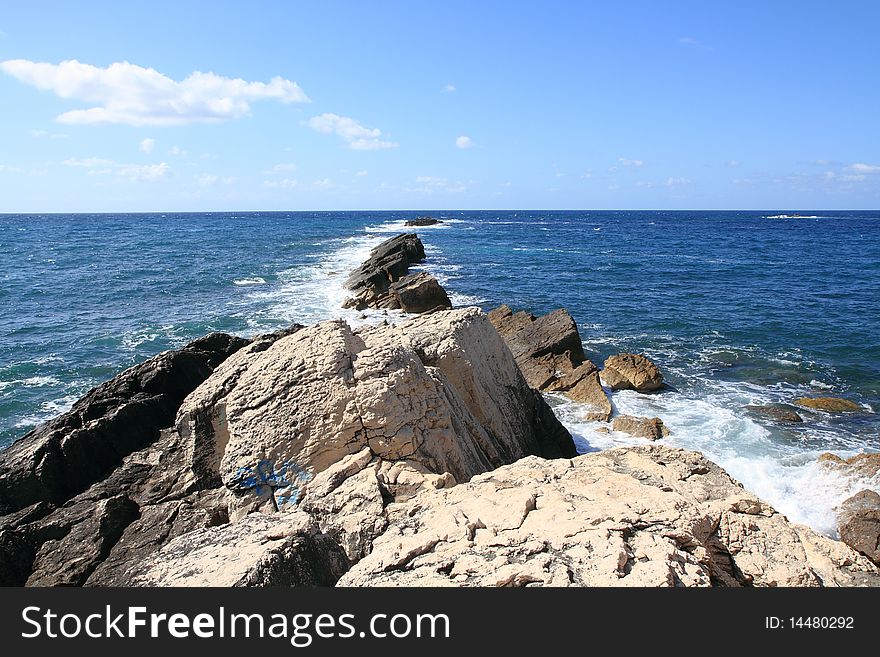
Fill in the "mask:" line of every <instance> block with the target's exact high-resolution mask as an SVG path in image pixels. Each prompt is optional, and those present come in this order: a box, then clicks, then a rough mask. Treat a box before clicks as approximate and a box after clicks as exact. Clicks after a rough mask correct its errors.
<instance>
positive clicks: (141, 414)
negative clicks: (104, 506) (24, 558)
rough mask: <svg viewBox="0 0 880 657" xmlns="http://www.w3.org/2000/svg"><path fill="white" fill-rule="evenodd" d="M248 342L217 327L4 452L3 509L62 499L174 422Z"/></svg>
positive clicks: (0, 462)
mask: <svg viewBox="0 0 880 657" xmlns="http://www.w3.org/2000/svg"><path fill="white" fill-rule="evenodd" d="M246 344H247V341H246V340H243V339H241V338H235V337H232V336H229V335H225V334H222V333H214V334H211V335H208V336H206V337H204V338H201V339H199V340H196V341H195V342H192V343H190V344H188V345H187V346H186V347H184V348H182V349H179V350H176V351H168V352H165V353H162V354H159V355H158V356H155V357H153V358H151V359H149V360H148V361H146V362H144V363H141V364H140V365H137V366H135V367H132V368H130V369H127V370H125V371H124V372H122V373H121V374H119V375H118V376H116V377H114V378H113V379H111V380H110V381H107V382H106V383H102V384H101V385H99V386H98V387H96V388H95V389H93V390H92V391H91V392H89V393H88V394H87V395H86V396H85V397H83V398H82V399H80V400H79V401H78V402H77V403H76V404H74V406H73V408H72V409H71V410H70V411H69V412H67V413H64V414H63V415H60V416H59V417H57V418H55V419H54V420H50V421H49V422H47V423H45V424H43V425H41V426H40V427H38V428H37V429H34V430H33V431H31V432H30V433H29V434H27V435H26V436H24V437H23V438H21V439H20V440H18V441H17V442H16V443H14V444H13V445H12V446H10V447H9V448H8V449H5V450H3V451H2V452H0V515H4V514H9V513H12V512H14V511H18V510H20V509H24V508H25V507H28V506H30V505H33V504H36V503H39V502H47V503H50V504H52V505H58V504H61V503H63V502H65V501H66V500H68V499H70V498H71V497H72V496H73V495H76V494H77V493H79V492H81V491H83V490H85V489H86V488H88V487H89V486H90V485H91V484H93V483H95V482H96V481H98V480H100V479H102V478H103V477H105V476H107V474H108V473H109V472H110V471H111V470H113V468H115V467H117V466H118V465H119V464H120V463H121V461H122V459H123V458H124V457H125V456H126V455H128V454H131V453H132V452H134V451H136V450H139V449H143V448H144V447H146V446H147V445H149V444H150V443H152V442H154V441H155V440H156V439H157V438H158V437H159V431H160V429H162V428H164V427H168V426H170V425H171V424H172V423H173V422H174V416H175V413H176V412H177V409H178V407H179V406H180V404H181V402H182V401H183V399H184V397H186V396H187V395H188V394H189V393H191V392H192V391H193V390H195V388H196V387H197V386H198V385H199V384H201V383H202V382H203V381H204V380H205V379H207V378H208V376H209V375H210V374H211V372H212V371H213V370H214V368H216V367H217V366H218V365H219V364H220V363H222V362H223V361H224V360H225V359H226V358H227V357H228V356H229V355H230V354H233V353H235V352H236V351H237V350H238V349H240V348H241V347H243V346H244V345H246Z"/></svg>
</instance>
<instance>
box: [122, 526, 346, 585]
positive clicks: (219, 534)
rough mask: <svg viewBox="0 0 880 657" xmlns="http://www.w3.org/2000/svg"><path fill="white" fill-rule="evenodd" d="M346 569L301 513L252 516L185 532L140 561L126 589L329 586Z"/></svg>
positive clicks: (127, 574)
mask: <svg viewBox="0 0 880 657" xmlns="http://www.w3.org/2000/svg"><path fill="white" fill-rule="evenodd" d="M347 569H348V559H347V558H346V556H345V553H344V552H343V551H342V548H340V546H339V545H338V544H337V543H336V542H335V541H333V540H331V539H329V538H328V537H326V536H324V535H323V534H321V532H320V531H319V530H318V526H317V524H316V523H315V521H314V520H313V519H312V518H311V516H309V515H308V514H306V513H302V512H290V513H282V514H275V515H273V516H271V517H270V516H265V515H262V514H254V515H251V516H248V517H247V518H244V519H243V520H241V521H240V522H238V523H235V524H229V525H223V526H221V527H211V528H206V529H199V530H196V531H192V532H189V533H188V534H185V535H183V536H180V537H179V538H176V539H174V540H173V541H170V542H169V543H168V544H167V545H164V546H163V547H162V548H161V549H159V550H158V551H156V552H155V553H154V554H152V555H150V556H149V557H148V558H146V559H144V560H140V561H135V562H131V563H130V564H129V568H128V569H127V570H126V571H125V572H124V574H123V575H122V577H121V580H122V581H124V582H126V585H127V586H332V585H333V584H335V583H336V581H337V580H338V579H339V577H340V575H342V574H343V573H344V572H345V571H346V570H347Z"/></svg>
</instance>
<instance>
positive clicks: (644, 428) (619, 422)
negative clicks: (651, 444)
mask: <svg viewBox="0 0 880 657" xmlns="http://www.w3.org/2000/svg"><path fill="white" fill-rule="evenodd" d="M611 428H612V429H613V430H614V431H621V432H623V433H628V434H629V435H631V436H635V437H637V438H647V439H648V440H660V439H661V438H665V437H666V436H668V435H669V429H668V428H666V426H665V425H664V424H663V420H661V419H660V418H659V417H650V418H648V417H635V416H633V415H618V416H617V417H616V418H614V421H613V422H612V423H611Z"/></svg>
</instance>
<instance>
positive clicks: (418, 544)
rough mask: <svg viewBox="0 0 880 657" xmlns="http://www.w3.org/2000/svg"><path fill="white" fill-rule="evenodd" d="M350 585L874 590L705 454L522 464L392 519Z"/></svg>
mask: <svg viewBox="0 0 880 657" xmlns="http://www.w3.org/2000/svg"><path fill="white" fill-rule="evenodd" d="M386 513H387V520H388V526H387V528H386V529H385V530H384V531H383V532H382V533H381V535H380V536H378V538H376V539H375V540H374V542H373V549H372V552H371V553H370V554H369V555H368V556H366V557H365V558H364V559H362V560H361V561H360V562H359V563H357V564H356V565H354V566H353V567H352V569H351V570H349V571H348V573H346V575H344V576H343V577H342V578H341V579H340V581H339V585H341V586H528V585H533V586H710V585H717V586H823V585H824V586H836V585H876V584H878V583H880V574H878V571H877V568H876V567H875V566H874V565H873V564H871V563H870V562H869V561H868V560H867V559H865V558H864V557H863V556H861V555H859V554H857V553H856V552H855V551H853V550H852V549H850V548H849V547H847V546H846V545H844V544H842V543H840V542H838V541H832V540H831V539H827V538H824V537H822V536H819V535H817V534H815V533H814V532H812V531H811V530H809V529H807V528H806V527H801V526H798V525H793V524H791V523H789V522H788V521H787V520H786V519H785V517H784V516H782V515H780V514H779V513H777V512H776V511H774V510H773V509H772V508H771V507H770V506H769V505H767V504H766V503H764V502H762V501H761V500H759V499H758V498H756V497H754V496H753V495H751V494H750V493H747V492H746V491H744V490H743V489H742V487H741V486H739V485H738V484H737V483H736V482H735V481H733V480H732V479H731V478H730V477H729V476H728V475H727V474H726V473H725V472H724V471H723V470H722V469H721V468H720V467H718V466H717V465H715V464H713V463H711V462H710V461H708V460H706V459H705V458H704V457H703V456H702V455H700V454H698V453H696V452H688V451H684V450H678V449H672V448H667V447H663V446H659V445H651V446H646V447H636V448H626V449H613V450H608V451H604V452H598V453H594V454H588V455H585V456H580V457H577V458H575V459H572V460H563V459H558V460H555V461H545V460H542V459H539V458H536V457H528V458H525V459H523V460H521V461H519V462H517V463H515V464H513V465H510V466H505V467H502V468H498V469H497V470H495V471H493V472H488V473H485V474H482V475H478V476H476V477H474V478H473V479H472V480H471V481H470V482H468V483H463V484H459V485H458V486H455V487H453V488H449V489H446V488H444V489H440V490H434V491H425V492H422V493H419V494H418V495H416V497H414V498H413V499H411V500H410V501H408V502H405V503H402V504H396V505H391V506H389V507H388V508H387V509H386Z"/></svg>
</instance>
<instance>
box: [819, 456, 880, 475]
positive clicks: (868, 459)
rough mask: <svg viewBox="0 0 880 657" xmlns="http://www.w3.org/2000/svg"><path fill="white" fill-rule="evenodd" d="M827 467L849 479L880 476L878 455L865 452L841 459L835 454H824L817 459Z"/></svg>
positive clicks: (879, 457)
mask: <svg viewBox="0 0 880 657" xmlns="http://www.w3.org/2000/svg"><path fill="white" fill-rule="evenodd" d="M817 461H819V462H820V463H822V464H823V465H825V466H827V467H831V468H837V469H839V470H841V471H842V472H843V473H844V474H846V475H848V476H850V477H866V478H867V477H876V476H877V475H878V474H880V453H877V452H866V453H864V454H856V455H855V456H851V457H849V458H848V459H843V458H841V457H839V456H838V455H837V454H832V453H830V452H825V453H824V454H820V455H819V458H818V459H817Z"/></svg>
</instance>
